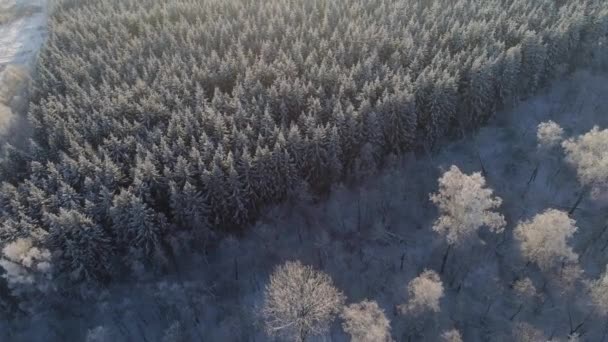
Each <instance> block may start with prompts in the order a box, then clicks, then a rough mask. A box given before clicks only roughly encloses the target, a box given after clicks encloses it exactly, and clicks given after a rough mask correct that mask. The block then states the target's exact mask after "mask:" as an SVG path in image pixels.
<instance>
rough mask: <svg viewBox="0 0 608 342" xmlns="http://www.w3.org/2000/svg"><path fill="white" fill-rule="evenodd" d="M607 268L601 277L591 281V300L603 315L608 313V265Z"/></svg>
mask: <svg viewBox="0 0 608 342" xmlns="http://www.w3.org/2000/svg"><path fill="white" fill-rule="evenodd" d="M606 270H607V271H606V272H604V273H603V274H602V275H601V276H600V278H599V279H597V280H594V281H591V282H590V283H589V289H590V296H591V301H592V303H593V305H595V307H596V308H597V310H599V312H601V313H602V314H603V315H606V314H608V266H607V267H606Z"/></svg>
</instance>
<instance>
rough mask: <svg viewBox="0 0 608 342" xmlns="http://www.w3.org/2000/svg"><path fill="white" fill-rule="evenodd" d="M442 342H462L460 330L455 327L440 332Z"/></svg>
mask: <svg viewBox="0 0 608 342" xmlns="http://www.w3.org/2000/svg"><path fill="white" fill-rule="evenodd" d="M441 341H442V342H462V336H460V332H459V331H458V330H456V329H452V330H448V331H444V332H443V334H441Z"/></svg>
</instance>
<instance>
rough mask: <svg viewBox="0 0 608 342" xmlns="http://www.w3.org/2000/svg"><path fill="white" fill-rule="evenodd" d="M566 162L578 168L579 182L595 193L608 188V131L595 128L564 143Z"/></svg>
mask: <svg viewBox="0 0 608 342" xmlns="http://www.w3.org/2000/svg"><path fill="white" fill-rule="evenodd" d="M562 146H563V148H564V150H565V151H566V161H567V162H568V163H570V164H572V165H573V166H574V167H575V168H576V173H577V175H578V179H579V181H580V182H581V183H582V184H583V185H587V186H590V187H592V188H593V190H594V192H596V193H597V192H598V191H600V190H604V189H606V187H608V129H605V130H602V131H600V129H599V128H598V127H597V126H595V127H593V129H592V130H591V131H589V132H588V133H586V134H584V135H581V136H579V137H577V138H572V139H568V140H566V141H564V142H563V143H562Z"/></svg>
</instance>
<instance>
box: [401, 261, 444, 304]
mask: <svg viewBox="0 0 608 342" xmlns="http://www.w3.org/2000/svg"><path fill="white" fill-rule="evenodd" d="M407 292H408V295H409V300H408V302H407V305H406V306H405V307H404V309H405V310H404V311H406V312H410V313H414V314H417V313H422V312H426V311H431V312H439V311H441V309H440V307H439V301H440V300H441V298H442V297H443V284H442V282H441V279H440V278H439V275H438V274H437V272H435V271H431V270H425V271H424V272H422V273H421V274H420V275H419V276H418V277H416V278H414V279H412V281H410V283H409V284H408V285H407Z"/></svg>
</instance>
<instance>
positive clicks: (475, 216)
mask: <svg viewBox="0 0 608 342" xmlns="http://www.w3.org/2000/svg"><path fill="white" fill-rule="evenodd" d="M606 132H608V130H605V131H600V130H599V128H597V127H595V128H593V129H592V130H591V131H590V132H588V133H586V134H584V135H582V136H580V137H578V138H574V139H569V140H565V141H564V137H563V135H564V131H563V129H562V128H561V127H560V126H559V125H558V124H556V123H555V122H552V121H549V122H545V123H541V124H540V125H539V126H538V131H537V138H538V143H539V146H540V147H541V148H553V147H555V146H556V145H558V144H560V143H562V141H563V144H562V145H563V147H564V150H565V152H566V161H567V162H568V163H570V164H572V165H573V166H574V168H575V169H576V171H577V174H578V177H579V179H580V182H581V184H583V185H585V186H590V185H594V186H601V185H605V182H606V179H605V172H606V165H603V164H602V163H603V162H604V161H605V158H608V149H606V148H605V147H608V146H606V145H605V144H606V142H608V137H607V136H606V135H605V133H606ZM596 191H602V190H601V187H598V188H596ZM430 199H431V201H432V202H433V203H435V204H436V205H437V207H438V209H439V214H440V216H439V218H438V219H437V220H436V221H435V222H434V224H433V227H432V229H433V230H434V231H435V232H437V233H438V234H439V235H440V236H442V237H443V238H444V239H445V242H446V244H447V246H448V247H447V248H448V249H447V250H446V253H445V254H444V256H443V260H442V263H441V267H440V273H437V272H435V271H432V270H425V271H423V272H422V273H421V274H420V275H419V276H417V277H416V278H414V279H412V280H411V281H410V282H409V283H408V285H407V287H406V289H407V298H408V300H407V302H406V303H404V304H402V305H399V306H398V307H399V311H400V312H401V313H402V314H404V315H411V316H412V317H415V322H416V323H417V324H419V325H422V324H424V322H425V320H428V319H429V317H432V316H433V315H434V314H437V313H439V312H440V311H441V299H442V297H443V296H444V291H445V290H444V285H443V282H442V280H441V276H442V275H443V274H444V270H445V267H446V261H447V260H446V259H447V257H448V252H449V251H450V249H451V248H452V247H453V246H456V247H462V246H469V247H471V246H473V245H474V244H475V241H476V240H478V239H479V235H478V230H479V229H480V228H482V227H487V228H489V230H490V231H491V232H494V233H496V234H500V233H503V232H504V231H505V227H506V226H507V225H508V222H506V220H505V218H504V217H503V215H501V214H500V213H499V212H498V210H499V207H500V205H501V203H502V200H501V199H500V198H499V197H497V196H495V195H494V194H493V191H492V190H491V189H490V188H488V187H487V186H486V181H485V178H484V177H483V175H482V174H481V173H473V174H471V175H467V174H465V173H463V172H461V171H460V169H459V168H458V167H456V166H452V167H451V168H450V169H449V170H448V171H446V172H445V173H444V174H443V175H442V176H441V178H439V191H438V192H437V193H435V194H432V195H431V196H430ZM577 230H578V228H577V226H576V221H575V220H574V219H573V218H571V217H570V216H569V214H568V213H567V212H564V211H561V210H558V209H546V210H544V211H543V212H541V213H539V214H537V215H535V216H534V217H532V218H531V219H527V220H522V221H521V222H519V223H517V225H516V226H515V227H514V228H513V230H512V234H513V237H514V241H515V246H514V247H515V248H516V249H517V250H518V251H519V252H520V253H521V257H522V258H523V259H524V260H525V261H526V267H527V266H528V265H530V264H534V265H536V266H537V267H538V270H540V271H541V272H542V273H543V274H544V275H545V276H548V277H549V278H548V279H555V280H556V281H557V282H559V284H560V286H561V287H563V288H564V290H563V291H566V292H567V291H569V290H568V288H570V287H572V286H573V284H574V282H577V281H578V280H579V279H580V278H581V276H582V270H581V268H580V266H579V265H578V261H579V260H578V258H579V256H578V254H577V253H575V252H574V251H573V248H572V246H571V244H570V242H571V241H572V238H573V236H574V234H575V233H576V232H577ZM476 248H479V247H476ZM458 250H459V249H458V248H456V251H458ZM522 274H523V273H522ZM460 276H461V277H462V275H460ZM607 279H608V276H607V275H606V274H604V275H602V276H601V277H600V278H599V279H597V280H590V281H587V289H588V294H589V301H590V303H591V304H592V305H593V307H594V309H593V310H597V312H599V313H601V314H602V315H606V313H607V312H608V281H607ZM544 286H546V284H545V285H543V287H544ZM511 287H512V289H513V291H514V293H515V295H516V297H517V298H518V299H517V301H518V303H519V308H518V309H517V311H516V312H515V313H514V314H513V315H512V316H511V320H513V319H514V318H515V317H516V316H517V315H518V314H520V313H521V311H522V310H523V309H524V308H525V307H534V306H535V305H538V304H534V303H538V302H539V301H540V299H541V298H542V296H543V293H542V291H544V290H545V289H544V288H543V289H542V290H541V292H539V291H538V290H537V288H536V286H535V285H534V282H533V281H532V280H531V279H530V278H528V277H521V278H519V279H516V280H515V281H514V282H513V284H512V285H511ZM563 295H564V296H565V294H563ZM344 301H345V297H344V295H343V294H342V293H341V292H340V291H339V290H337V289H336V288H335V287H334V286H333V283H332V281H331V279H330V278H329V276H328V275H326V274H324V273H323V272H321V271H316V270H314V269H313V268H312V267H310V266H303V265H302V264H301V263H300V262H287V263H286V264H284V265H282V266H278V267H277V268H276V269H275V271H274V273H273V274H272V276H271V277H270V281H269V283H268V285H267V287H266V292H265V302H264V307H263V309H262V315H263V318H264V320H265V323H266V329H267V332H268V333H269V334H270V335H280V336H283V337H286V338H287V339H288V340H294V341H305V340H306V338H307V337H308V336H310V335H318V334H324V333H327V332H328V329H329V326H330V324H331V323H332V322H333V321H334V320H335V319H336V318H337V317H338V314H339V313H340V312H342V314H341V315H340V318H341V319H342V320H343V324H342V327H343V330H344V331H345V332H346V333H347V334H349V335H350V336H351V338H352V341H377V342H386V341H391V340H392V337H391V333H390V320H389V319H387V317H386V315H385V314H384V311H383V310H382V309H381V308H380V307H379V306H378V304H377V303H376V302H374V301H369V300H364V301H362V302H360V303H355V304H351V305H349V306H344ZM592 312H593V311H592ZM590 315H591V314H588V315H587V316H586V318H585V320H583V321H582V323H580V324H578V325H576V326H574V325H573V323H572V322H571V332H570V335H569V338H568V340H569V341H573V340H576V338H578V336H579V332H578V330H579V329H580V327H581V326H582V325H583V324H584V323H585V321H586V320H587V319H589V317H590ZM570 319H571V320H572V318H570ZM414 328H416V327H414ZM513 334H514V335H513V336H514V337H515V338H516V339H517V340H518V341H528V340H530V341H532V340H534V341H536V339H537V338H540V337H539V336H543V334H542V333H541V332H540V331H538V330H536V329H535V328H534V327H532V326H530V325H528V324H527V323H526V324H524V323H519V325H517V327H516V329H515V330H514V332H513ZM423 336H424V335H418V337H423ZM410 338H411V335H410ZM441 338H442V339H443V340H444V341H461V340H462V338H461V335H460V333H459V331H458V330H455V329H452V330H448V331H445V332H444V333H443V334H442V335H441ZM543 338H545V337H543Z"/></svg>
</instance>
